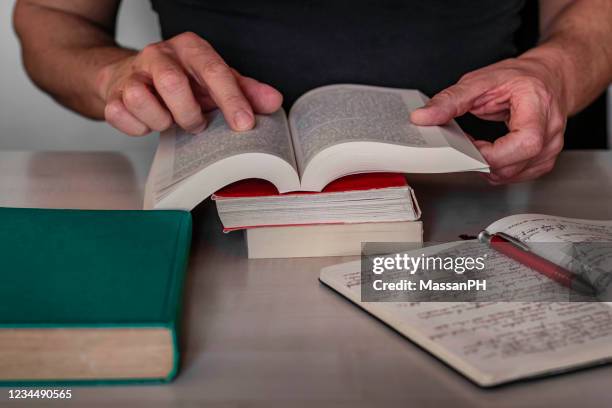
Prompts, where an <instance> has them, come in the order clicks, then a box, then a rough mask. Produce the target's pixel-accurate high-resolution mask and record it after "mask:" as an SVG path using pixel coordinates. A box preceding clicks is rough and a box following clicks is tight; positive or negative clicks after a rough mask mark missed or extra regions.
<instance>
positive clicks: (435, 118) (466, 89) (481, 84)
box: [410, 74, 497, 125]
mask: <svg viewBox="0 0 612 408" xmlns="http://www.w3.org/2000/svg"><path fill="white" fill-rule="evenodd" d="M496 85H497V79H496V77H495V76H494V75H492V74H488V75H486V74H483V75H479V76H478V77H477V78H474V79H469V80H461V81H459V82H458V83H457V84H455V85H453V86H451V87H449V88H446V89H445V90H443V91H442V92H440V93H438V94H436V95H434V97H433V98H431V99H430V100H429V102H427V104H426V105H425V107H423V108H420V109H417V110H415V111H413V112H412V113H411V115H410V119H411V120H412V122H413V123H414V124H416V125H443V124H445V123H447V122H449V121H450V120H451V119H453V118H455V117H457V116H461V115H463V114H465V113H467V112H468V111H469V110H470V109H471V108H472V106H473V104H474V101H475V100H476V99H477V98H478V97H480V96H481V95H483V94H484V93H485V92H487V91H489V90H490V89H492V88H494V87H495V86H496Z"/></svg>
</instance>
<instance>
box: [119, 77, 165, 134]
mask: <svg viewBox="0 0 612 408" xmlns="http://www.w3.org/2000/svg"><path fill="white" fill-rule="evenodd" d="M123 104H124V106H125V107H126V109H127V110H128V111H129V112H130V113H131V114H132V115H134V117H136V118H137V119H138V120H140V121H141V122H142V123H144V124H145V125H147V127H149V128H150V129H152V130H156V131H158V132H161V131H163V130H166V129H168V128H169V127H170V126H172V122H173V121H172V115H171V114H170V112H168V110H167V109H166V108H164V107H163V106H162V104H161V103H160V102H159V100H158V99H157V97H156V96H155V95H153V93H152V92H151V90H150V89H149V87H148V86H147V84H146V83H145V80H144V79H143V78H139V77H136V76H135V77H132V78H130V79H129V80H128V81H127V83H126V84H125V85H124V88H123Z"/></svg>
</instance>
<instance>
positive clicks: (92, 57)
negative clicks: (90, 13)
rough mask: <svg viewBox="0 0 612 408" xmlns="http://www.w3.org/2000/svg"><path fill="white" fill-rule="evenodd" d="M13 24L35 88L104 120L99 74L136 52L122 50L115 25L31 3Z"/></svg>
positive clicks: (20, 9) (21, 5) (17, 12)
mask: <svg viewBox="0 0 612 408" xmlns="http://www.w3.org/2000/svg"><path fill="white" fill-rule="evenodd" d="M113 18H114V17H113ZM14 22H15V30H16V32H17V34H18V36H19V37H20V40H21V44H22V54H23V62H24V65H25V68H26V70H27V72H28V74H29V75H30V77H31V78H32V80H33V81H34V83H35V84H36V85H38V86H39V87H40V88H41V89H43V90H44V91H45V92H47V93H49V94H50V95H51V96H52V97H53V98H55V99H56V100H57V101H58V102H60V103H62V104H63V105H65V106H67V107H68V108H70V109H73V110H75V111H77V112H79V113H81V114H83V115H86V116H88V117H91V118H95V119H102V118H104V106H105V101H104V99H103V96H102V95H101V94H100V92H99V86H98V85H97V82H98V73H99V72H100V70H101V68H102V67H104V66H107V65H108V64H111V63H113V62H115V61H117V60H119V59H122V58H124V57H125V56H126V55H131V54H133V53H134V51H131V50H127V49H123V48H120V47H119V46H117V44H116V43H115V41H114V39H113V31H114V25H113V26H112V27H109V26H107V27H103V26H102V25H100V24H97V22H95V21H91V20H88V19H86V18H83V17H81V16H79V15H77V14H73V13H70V12H67V11H64V10H59V9H55V8H53V7H51V6H49V7H47V6H41V5H40V4H36V2H27V1H20V2H19V3H18V5H17V7H16V9H15V18H14Z"/></svg>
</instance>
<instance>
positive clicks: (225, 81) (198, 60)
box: [175, 34, 255, 131]
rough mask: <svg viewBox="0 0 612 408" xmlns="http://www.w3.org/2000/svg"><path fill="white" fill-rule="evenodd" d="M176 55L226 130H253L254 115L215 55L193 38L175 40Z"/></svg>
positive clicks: (206, 44) (210, 48)
mask: <svg viewBox="0 0 612 408" xmlns="http://www.w3.org/2000/svg"><path fill="white" fill-rule="evenodd" d="M176 44H177V45H176V47H175V50H176V53H177V55H178V57H179V59H180V60H181V62H182V64H183V65H184V66H185V68H186V69H187V70H188V71H189V73H190V74H191V75H192V76H193V77H194V78H195V79H196V81H197V82H198V84H199V85H200V86H202V87H204V88H205V89H207V90H208V93H209V94H210V96H211V97H212V98H213V100H214V101H215V103H216V104H217V106H218V107H219V108H220V109H221V111H222V112H223V116H224V117H225V120H226V121H227V123H228V124H229V126H230V127H231V128H232V129H234V130H238V131H243V130H249V129H251V128H253V126H255V115H254V114H253V110H252V109H251V105H250V104H249V101H248V100H247V98H246V97H245V96H244V94H243V93H242V89H240V86H239V85H238V81H237V80H236V77H235V76H234V74H233V73H232V71H231V70H230V68H229V67H228V66H227V64H226V63H225V61H223V59H222V58H221V56H220V55H219V54H217V52H216V51H215V50H214V49H213V48H212V47H211V46H210V44H208V43H207V42H206V41H204V40H203V39H201V38H199V37H198V36H196V35H195V34H194V35H193V36H185V37H181V38H177V40H176Z"/></svg>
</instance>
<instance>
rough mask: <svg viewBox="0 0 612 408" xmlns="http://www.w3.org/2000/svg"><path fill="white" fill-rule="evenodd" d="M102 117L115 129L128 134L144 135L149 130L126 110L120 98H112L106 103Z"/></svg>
mask: <svg viewBox="0 0 612 408" xmlns="http://www.w3.org/2000/svg"><path fill="white" fill-rule="evenodd" d="M104 119H105V120H106V121H107V122H108V123H109V124H110V125H112V126H113V127H114V128H115V129H117V130H119V131H121V132H123V133H125V134H127V135H130V136H144V135H146V134H147V133H149V132H150V131H151V130H150V129H149V128H148V127H147V125H145V124H144V123H142V122H141V121H139V120H138V119H136V118H135V117H134V115H132V114H131V113H130V112H128V110H127V109H126V108H125V106H124V105H123V102H121V100H120V99H113V100H111V101H110V102H109V103H108V104H107V105H106V107H105V108H104Z"/></svg>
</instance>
